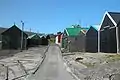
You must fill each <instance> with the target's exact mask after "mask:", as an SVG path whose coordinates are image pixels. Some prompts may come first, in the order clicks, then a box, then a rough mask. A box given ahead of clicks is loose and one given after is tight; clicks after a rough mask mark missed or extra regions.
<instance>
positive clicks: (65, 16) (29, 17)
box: [0, 0, 120, 33]
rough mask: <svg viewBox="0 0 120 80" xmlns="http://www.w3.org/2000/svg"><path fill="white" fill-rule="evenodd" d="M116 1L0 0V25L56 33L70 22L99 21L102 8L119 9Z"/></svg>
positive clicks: (68, 25) (97, 22)
mask: <svg viewBox="0 0 120 80" xmlns="http://www.w3.org/2000/svg"><path fill="white" fill-rule="evenodd" d="M119 3H120V0H0V26H1V27H10V26H12V25H13V23H14V22H15V23H16V24H17V25H18V26H19V28H21V20H23V21H24V22H25V26H24V27H25V30H30V28H31V31H34V32H38V31H39V32H40V33H56V32H57V31H63V29H65V28H66V27H70V26H71V25H72V24H77V23H80V24H81V26H84V27H85V26H88V25H96V24H100V23H101V20H102V17H103V14H104V13H105V11H117V12H119V11H120V5H119Z"/></svg>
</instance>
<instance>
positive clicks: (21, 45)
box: [21, 21, 24, 51]
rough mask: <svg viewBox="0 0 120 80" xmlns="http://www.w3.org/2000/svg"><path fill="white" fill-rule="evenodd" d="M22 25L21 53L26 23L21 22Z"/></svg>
mask: <svg viewBox="0 0 120 80" xmlns="http://www.w3.org/2000/svg"><path fill="white" fill-rule="evenodd" d="M21 24H22V31H21V51H22V49H23V31H24V22H23V21H21Z"/></svg>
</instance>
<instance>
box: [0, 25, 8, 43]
mask: <svg viewBox="0 0 120 80" xmlns="http://www.w3.org/2000/svg"><path fill="white" fill-rule="evenodd" d="M5 30H7V28H2V27H0V41H2V35H1V33H2V32H4V31H5Z"/></svg>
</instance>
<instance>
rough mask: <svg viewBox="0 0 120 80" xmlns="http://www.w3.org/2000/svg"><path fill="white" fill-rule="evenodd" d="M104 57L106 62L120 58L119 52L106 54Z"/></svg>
mask: <svg viewBox="0 0 120 80" xmlns="http://www.w3.org/2000/svg"><path fill="white" fill-rule="evenodd" d="M105 59H106V61H107V62H115V61H119V60H120V55H119V54H114V55H106V56H105Z"/></svg>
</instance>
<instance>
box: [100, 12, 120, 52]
mask: <svg viewBox="0 0 120 80" xmlns="http://www.w3.org/2000/svg"><path fill="white" fill-rule="evenodd" d="M119 24H120V13H119V12H106V13H105V14H104V17H103V20H102V22H101V25H100V30H99V34H100V35H99V45H98V46H100V47H99V50H100V52H105V53H117V52H119V50H120V45H119V42H120V39H119V38H120V33H119V32H120V25H119Z"/></svg>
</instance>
